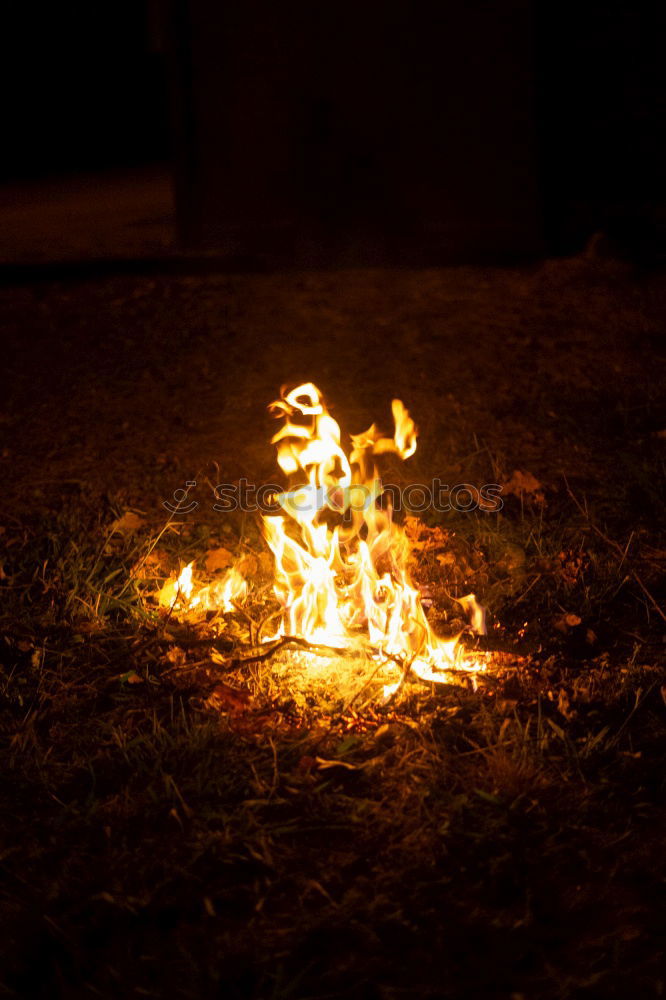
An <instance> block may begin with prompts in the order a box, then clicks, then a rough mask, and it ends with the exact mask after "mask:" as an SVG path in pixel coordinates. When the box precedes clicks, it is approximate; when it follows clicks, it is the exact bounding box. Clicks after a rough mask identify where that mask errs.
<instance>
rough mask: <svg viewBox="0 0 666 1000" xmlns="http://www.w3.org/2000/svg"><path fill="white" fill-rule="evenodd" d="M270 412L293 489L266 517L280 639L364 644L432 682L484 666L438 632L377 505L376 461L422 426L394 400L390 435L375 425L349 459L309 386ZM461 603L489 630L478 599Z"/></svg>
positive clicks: (409, 443)
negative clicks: (279, 613) (278, 606)
mask: <svg viewBox="0 0 666 1000" xmlns="http://www.w3.org/2000/svg"><path fill="white" fill-rule="evenodd" d="M269 409H270V410H271V411H272V412H273V414H274V415H275V416H276V417H278V418H279V419H281V420H282V421H283V423H282V427H281V428H280V430H279V431H278V432H277V433H276V434H275V435H274V437H273V438H272V442H273V443H274V444H276V445H277V449H278V463H279V465H280V468H281V469H282V471H283V472H284V473H285V474H286V475H287V477H288V478H289V480H290V483H291V484H293V485H292V486H291V487H290V489H288V490H287V491H285V492H284V493H282V494H280V496H279V497H278V498H277V500H278V502H279V504H280V506H281V508H282V511H283V513H282V514H279V515H273V516H267V517H264V519H263V520H264V525H265V532H266V539H267V541H268V545H269V547H270V549H271V551H272V553H273V555H274V557H275V594H276V596H277V598H278V601H279V602H280V604H281V606H282V608H283V620H282V625H281V628H280V630H279V633H278V634H280V635H292V636H298V637H300V638H302V639H306V640H307V641H308V642H311V643H313V644H318V645H327V646H333V647H336V648H339V647H343V648H349V647H350V646H357V645H358V643H359V642H361V643H364V644H365V645H366V646H369V647H370V651H371V652H372V653H373V655H379V656H383V657H385V658H388V659H395V660H398V661H400V662H401V663H404V664H405V665H406V666H410V667H411V669H412V670H413V671H414V672H415V673H416V674H417V675H418V676H419V677H421V678H423V679H424V680H428V681H444V680H446V679H447V673H448V672H450V671H451V670H452V669H455V670H471V671H477V670H479V669H481V667H480V665H479V664H478V663H473V662H470V661H468V660H466V659H465V658H464V657H463V655H462V653H461V647H460V646H459V644H458V638H455V639H453V640H448V641H444V640H442V639H439V638H438V637H437V636H436V635H435V634H434V633H433V631H432V629H431V627H430V625H429V623H428V620H427V618H426V615H425V611H424V610H423V607H422V605H421V599H420V595H419V592H418V590H417V589H416V588H415V587H414V585H413V583H412V582H411V580H410V577H409V573H408V570H407V563H408V558H409V551H410V546H409V541H408V539H407V536H406V535H405V533H404V531H403V529H402V528H401V527H400V526H399V525H397V524H396V523H395V522H394V521H393V518H392V516H391V510H390V508H386V509H381V508H380V507H379V506H378V505H377V502H376V501H377V500H378V498H379V497H380V496H381V493H382V486H381V482H380V480H379V476H378V472H377V467H376V464H375V457H376V456H377V455H382V454H385V453H387V452H394V453H395V454H397V455H399V456H400V457H401V458H403V459H405V458H409V456H410V455H413V454H414V451H415V450H416V436H417V431H416V427H415V425H414V421H413V420H412V418H411V417H410V415H409V411H408V410H407V409H406V408H405V407H404V406H403V404H402V402H401V401H400V400H399V399H394V400H393V403H392V412H393V420H394V425H395V426H394V432H393V436H392V437H386V436H385V435H383V434H382V433H381V432H380V431H379V430H378V429H377V427H376V426H375V425H374V424H373V425H372V426H371V427H370V428H368V430H367V431H365V432H364V433H362V434H356V435H352V436H351V444H352V447H351V452H350V455H349V456H347V454H346V453H345V451H344V449H343V448H342V445H341V443H340V427H339V426H338V424H337V422H336V421H335V420H334V419H333V417H332V416H331V415H330V413H329V412H328V410H327V409H326V405H325V403H324V401H323V398H322V396H321V393H320V392H319V390H318V389H317V387H316V386H314V385H313V384H312V383H311V382H308V383H305V384H303V385H300V386H298V387H297V388H296V389H294V390H293V391H291V392H289V393H287V394H286V395H283V396H282V397H281V398H280V399H278V400H276V401H275V402H274V403H271V405H270V407H269ZM460 603H461V604H462V605H463V607H464V608H465V610H466V611H467V612H468V613H469V614H471V616H472V619H473V623H474V626H475V628H476V630H477V631H485V628H484V615H483V609H482V608H481V607H480V605H478V604H477V602H476V600H475V598H474V596H473V595H471V594H470V595H468V596H467V597H465V598H462V599H461V602H460Z"/></svg>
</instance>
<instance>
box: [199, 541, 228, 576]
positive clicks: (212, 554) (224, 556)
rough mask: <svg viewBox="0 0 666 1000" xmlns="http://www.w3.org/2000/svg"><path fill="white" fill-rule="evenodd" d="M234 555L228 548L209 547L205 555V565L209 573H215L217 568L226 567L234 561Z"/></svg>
mask: <svg viewBox="0 0 666 1000" xmlns="http://www.w3.org/2000/svg"><path fill="white" fill-rule="evenodd" d="M234 559H235V556H234V554H233V552H230V551H229V549H225V548H222V547H221V548H219V549H211V550H210V551H209V552H208V554H207V555H206V560H205V563H204V565H205V567H206V570H207V571H208V572H209V573H215V572H216V571H217V570H219V569H227V568H228V567H229V566H231V565H232V564H233V562H234Z"/></svg>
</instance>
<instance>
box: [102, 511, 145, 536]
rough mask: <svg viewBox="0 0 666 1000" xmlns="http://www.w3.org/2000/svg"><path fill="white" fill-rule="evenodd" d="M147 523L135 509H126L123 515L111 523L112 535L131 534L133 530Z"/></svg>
mask: <svg viewBox="0 0 666 1000" xmlns="http://www.w3.org/2000/svg"><path fill="white" fill-rule="evenodd" d="M143 524H145V521H144V519H143V518H142V517H139V515H138V514H136V513H135V512H134V511H133V510H126V511H125V513H124V514H123V516H122V517H118V518H116V520H115V521H114V522H113V524H112V525H111V529H110V530H111V534H112V535H131V534H132V533H133V532H135V531H138V529H139V528H140V527H141V526H142V525H143Z"/></svg>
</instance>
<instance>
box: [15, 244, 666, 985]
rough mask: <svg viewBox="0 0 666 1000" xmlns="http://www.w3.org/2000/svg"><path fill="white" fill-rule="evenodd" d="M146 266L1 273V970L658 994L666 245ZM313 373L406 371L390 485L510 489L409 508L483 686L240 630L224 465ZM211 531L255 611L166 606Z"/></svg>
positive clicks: (349, 382) (258, 567) (394, 377)
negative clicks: (493, 265)
mask: <svg viewBox="0 0 666 1000" xmlns="http://www.w3.org/2000/svg"><path fill="white" fill-rule="evenodd" d="M151 272H152V273H151V274H150V275H149V276H146V275H142V274H141V273H140V268H139V271H138V273H135V274H124V275H123V274H119V273H117V272H116V271H114V268H113V266H110V267H109V268H108V269H107V271H106V272H105V271H104V269H102V271H101V272H99V271H98V272H96V273H94V274H90V275H88V277H87V280H84V279H83V277H82V276H81V275H76V274H70V275H68V276H67V275H62V274H60V275H58V276H57V278H58V280H55V279H53V280H49V278H48V275H41V276H39V277H40V280H38V281H35V280H30V281H28V280H27V276H26V275H23V277H22V281H23V283H22V284H12V283H11V282H10V281H9V279H8V280H7V281H6V282H5V286H4V287H3V288H2V289H1V290H0V314H1V316H2V325H3V329H4V344H5V347H4V360H5V365H4V369H5V371H4V376H5V383H6V384H5V388H4V391H3V396H2V414H1V417H0V419H1V425H0V426H1V428H2V432H3V439H4V440H3V444H2V448H3V449H4V450H2V457H1V461H2V468H3V472H4V483H3V485H4V497H3V502H2V514H1V517H0V531H1V532H2V534H1V536H0V537H1V539H2V545H3V548H2V579H1V580H0V586H1V587H2V607H1V608H0V633H1V634H2V636H3V639H2V644H1V645H0V653H1V661H2V687H1V691H2V697H3V702H4V709H3V714H2V735H3V744H4V748H5V749H4V751H3V754H4V764H3V768H2V784H1V796H2V813H1V816H2V819H1V822H2V828H3V838H2V844H3V846H2V868H3V874H4V887H3V889H2V910H3V914H4V918H3V923H4V929H3V934H2V949H3V950H4V952H5V956H4V960H3V962H2V966H1V968H2V971H1V973H0V979H1V980H2V984H3V988H4V991H5V993H6V995H8V996H31V997H34V996H40V997H41V996H43V997H49V998H51V997H54V996H63V997H88V996H91V997H92V996H103V997H112V996H123V997H126V996H133V995H136V996H156V997H161V996H164V997H183V998H190V997H192V998H194V997H196V998H207V997H224V998H227V997H228V998H235V997H238V998H262V1000H263V998H266V1000H267V998H275V1000H278V998H287V997H289V998H293V1000H306V998H312V1000H315V998H317V1000H323V998H324V997H327V998H329V997H345V998H391V1000H393V998H396V1000H397V998H401V997H456V998H459V997H497V998H506V1000H509V998H513V1000H518V998H521V997H525V998H569V997H572V998H573V997H575V998H578V997H581V998H583V997H584V998H596V997H617V998H624V997H626V996H629V995H632V996H640V997H643V996H645V997H652V996H654V997H658V996H662V995H663V992H664V988H665V983H666V971H665V970H664V964H663V963H664V926H665V920H666V898H665V895H664V879H665V876H666V865H665V862H664V852H663V834H662V831H663V828H664V819H665V818H666V816H665V809H664V771H663V761H664V751H663V747H664V735H665V723H666V703H665V696H666V686H665V685H666V656H665V651H666V646H665V645H664V637H665V636H666V618H665V614H666V611H665V600H666V585H665V580H664V567H665V566H666V540H665V538H664V498H665V495H666V494H665V492H664V485H665V482H664V471H665V466H664V454H665V449H666V405H665V400H666V395H665V393H664V388H665V381H664V374H665V369H666V343H665V340H664V317H665V311H664V286H663V277H662V276H661V275H658V274H654V273H636V272H635V270H633V269H632V268H631V267H630V266H629V265H625V264H622V263H620V262H617V261H612V260H606V261H604V260H599V259H597V258H595V257H594V256H593V255H588V256H587V257H581V258H578V259H575V260H568V261H554V262H546V263H543V264H539V265H534V266H531V267H523V268H514V269H481V268H451V269H445V270H413V271H410V270H397V269H396V270H386V269H384V270H356V271H329V272H321V271H310V272H299V273H294V272H289V273H272V274H256V273H255V274H233V275H232V274H224V273H220V274H215V273H207V274H192V273H190V274H187V273H183V274H178V273H177V270H174V269H172V272H171V273H170V274H168V275H167V274H162V273H160V272H159V269H155V268H152V269H151ZM33 278H34V275H33ZM13 280H16V275H14V276H13V277H12V281H13ZM310 379H311V380H313V381H315V382H316V383H317V384H318V385H320V387H321V388H322V389H323V390H324V392H325V393H326V395H327V397H328V399H329V401H330V403H331V407H332V410H333V412H334V415H335V416H336V418H337V419H338V420H339V421H340V422H341V424H343V426H344V427H345V428H347V429H348V430H350V431H357V430H359V429H362V428H364V427H367V426H368V424H370V423H371V422H372V421H373V420H377V421H378V422H379V423H383V424H385V425H387V424H388V422H389V419H390V409H389V404H390V400H391V398H392V397H394V396H399V397H400V398H402V399H403V400H404V402H405V403H406V404H407V405H408V406H409V408H410V410H411V411H412V413H413V415H414V417H415V419H416V421H417V424H418V426H419V429H420V437H419V448H418V451H417V453H416V455H415V456H414V457H413V458H412V459H410V460H409V463H407V465H406V466H405V467H404V468H403V469H401V468H399V467H398V465H397V463H394V464H393V465H391V466H390V468H389V469H388V474H389V475H393V476H395V477H398V478H399V479H400V481H401V482H403V483H404V482H406V481H407V480H408V479H411V480H412V481H414V482H428V481H430V480H431V479H432V478H433V477H435V476H438V477H440V478H441V479H442V480H443V482H445V483H447V484H455V483H466V482H468V483H473V484H476V485H481V484H483V483H499V484H502V485H503V487H504V494H503V496H504V501H505V503H504V508H503V510H502V511H501V513H499V514H492V515H491V514H484V513H470V514H463V513H451V512H445V513H439V514H437V513H435V512H433V511H429V512H426V513H424V514H423V515H422V520H423V523H424V525H425V528H424V529H423V531H422V533H421V534H420V535H419V534H418V529H415V528H413V529H412V532H413V537H414V539H415V540H416V541H420V547H419V546H418V545H417V546H416V551H415V570H414V572H415V574H416V576H417V578H418V580H419V582H420V584H421V585H422V586H423V587H424V588H428V591H429V593H430V594H431V595H432V597H433V607H432V609H431V615H433V616H434V618H435V619H436V620H437V621H438V622H441V623H442V624H443V625H444V626H445V625H446V624H447V623H449V624H450V622H451V619H452V618H454V617H455V613H454V611H453V606H454V602H452V601H451V595H452V596H454V597H455V596H459V595H461V594H463V593H465V592H467V591H469V590H474V591H475V592H476V594H477V596H478V597H479V599H480V600H481V601H482V602H483V603H484V604H485V605H486V606H487V608H488V611H489V617H490V621H491V631H490V636H489V639H488V640H487V642H486V648H488V649H490V650H491V652H490V653H488V654H486V655H487V656H489V657H490V667H489V670H488V672H487V674H485V675H484V676H483V677H482V678H481V679H480V681H479V683H478V685H477V686H475V685H473V684H472V683H471V682H470V681H469V680H463V681H461V682H460V683H458V684H451V685H442V686H440V687H431V686H429V685H424V684H420V683H418V682H416V681H414V682H411V681H408V683H407V684H406V685H405V688H404V689H403V690H402V692H401V693H400V695H399V697H398V698H397V699H396V700H395V701H394V702H392V703H390V704H388V705H383V704H381V702H380V701H379V700H371V701H368V702H365V703H364V701H363V700H362V699H359V700H358V701H355V702H352V703H351V704H350V703H349V699H343V698H342V697H336V691H335V690H334V687H333V689H332V687H331V685H330V684H328V685H323V686H322V691H321V694H320V695H318V694H317V691H316V689H315V690H314V691H312V690H309V691H308V692H307V694H303V693H302V692H300V691H299V690H298V689H297V688H298V685H295V684H294V682H290V681H288V680H284V679H283V675H284V670H285V669H286V670H287V671H288V667H289V657H290V656H291V657H293V656H295V654H294V653H290V652H288V651H283V652H282V654H281V658H280V661H279V663H276V662H273V660H272V659H271V658H268V659H266V660H252V659H249V660H248V659H245V662H242V660H243V659H244V658H245V657H244V652H243V651H246V650H247V649H248V648H249V645H248V644H249V642H250V640H253V639H254V638H256V636H255V635H253V634H252V630H253V628H255V625H256V618H255V616H256V615H257V614H264V613H269V612H270V611H271V610H272V609H273V605H272V604H271V593H270V562H267V561H266V559H265V558H264V557H263V555H262V553H264V552H265V546H264V543H263V541H262V539H261V534H260V531H259V530H258V526H257V524H256V521H255V519H254V518H253V517H252V516H251V515H245V516H242V515H240V514H234V515H228V516H224V515H221V514H219V513H217V512H215V511H214V510H213V509H212V502H213V498H212V489H211V488H212V486H214V485H216V484H217V483H221V482H234V481H236V480H238V479H239V478H240V477H246V478H247V479H248V480H250V481H256V482H266V481H269V480H270V479H271V478H274V477H275V462H274V455H273V451H272V448H271V446H270V444H269V438H270V434H271V431H272V429H273V428H272V424H271V420H270V418H269V417H268V415H267V414H266V404H267V403H269V402H270V401H271V400H272V399H274V398H275V396H276V395H277V392H278V391H279V388H280V386H281V385H282V384H283V383H290V384H296V383H297V382H299V381H302V380H310ZM188 481H189V482H196V484H197V485H196V487H191V496H192V497H193V498H194V499H195V500H196V501H197V502H198V504H199V506H198V508H197V509H196V510H195V511H193V512H192V513H191V514H188V515H179V516H176V517H175V518H171V520H170V522H169V523H168V524H167V522H168V521H169V515H168V513H167V511H166V510H165V509H164V507H163V506H162V502H163V501H164V500H170V499H171V498H172V496H173V494H174V492H175V491H176V490H178V489H180V488H182V487H183V486H184V485H185V483H186V482H188ZM127 511H133V512H135V513H136V514H137V515H138V518H137V519H131V518H130V519H129V520H128V519H127V518H125V519H124V520H122V521H120V526H119V527H118V530H117V531H115V532H114V531H113V526H114V524H117V523H118V521H119V519H122V518H123V515H125V514H126V512H127ZM165 527H166V530H164V529H165ZM220 548H225V549H226V550H228V551H230V552H231V553H232V554H233V555H234V557H236V558H239V557H242V558H244V559H245V560H246V564H245V565H246V568H247V569H248V575H249V577H250V579H251V583H252V592H251V599H250V602H249V604H248V606H247V609H246V613H245V614H244V613H243V612H240V611H239V612H237V613H233V614H230V615H228V616H226V617H225V618H224V619H223V620H222V621H221V622H220V620H218V621H217V622H216V623H211V622H192V621H181V622H178V621H177V620H176V616H171V617H166V615H165V613H164V612H163V613H161V614H160V613H159V612H158V610H157V609H156V607H155V606H154V605H153V604H151V602H150V596H149V595H150V593H151V592H152V591H153V590H154V589H155V588H156V587H157V586H158V585H159V583H160V582H161V581H163V579H164V577H165V576H166V575H167V574H168V573H169V572H170V571H171V570H175V569H176V568H177V567H178V566H179V565H182V564H183V563H184V562H185V561H188V560H189V559H195V560H196V566H197V569H198V571H199V572H201V573H205V563H206V558H207V556H209V554H210V553H211V551H217V550H218V549H220ZM248 613H249V615H250V618H252V619H253V620H252V621H250V620H248V617H247V615H248ZM214 625H215V627H220V626H222V638H221V639H220V640H219V641H218V642H217V644H211V643H210V642H209V640H210V638H211V635H212V634H213V626H214ZM285 665H286V666H285ZM281 671H282V674H281Z"/></svg>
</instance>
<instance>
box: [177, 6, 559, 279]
mask: <svg viewBox="0 0 666 1000" xmlns="http://www.w3.org/2000/svg"><path fill="white" fill-rule="evenodd" d="M171 10H172V15H173V20H172V29H173V30H172V44H173V51H174V57H175V58H174V64H175V67H176V74H177V79H178V93H179V95H180V97H181V99H182V103H181V104H180V106H179V111H180V115H179V123H180V136H181V141H180V143H179V144H178V145H179V149H180V154H181V155H180V157H179V160H178V168H179V186H178V190H179V194H180V198H179V203H180V208H181V224H182V231H183V234H184V237H185V239H186V241H187V242H188V243H189V244H192V245H204V246H206V245H210V246H218V247H219V246H224V247H227V248H229V249H231V250H236V251H237V252H241V253H244V252H250V253H252V252H259V253H261V252H262V251H265V252H267V253H268V255H269V257H270V256H271V254H274V255H277V257H278V258H279V257H283V258H284V259H285V260H287V261H288V260H290V259H292V258H295V259H300V258H304V259H307V258H308V256H309V255H313V254H314V255H315V257H316V255H317V254H319V253H322V254H323V258H322V259H323V260H326V259H329V258H330V259H331V260H333V261H334V262H335V261H337V260H338V259H339V260H341V261H343V262H346V261H349V262H352V261H356V260H359V261H363V260H366V259H367V260H368V261H369V262H378V263H381V262H383V261H385V260H389V261H390V260H393V259H397V260H403V259H406V260H424V261H429V260H433V261H437V260H440V259H441V260H460V259H478V258H479V257H483V258H491V259H494V258H500V259H501V258H506V257H511V256H514V255H524V254H533V253H535V252H538V251H539V250H540V249H541V221H540V207H539V198H538V192H537V181H536V143H535V136H536V122H535V116H534V99H535V94H534V67H533V23H532V12H531V4H530V0H503V2H502V3H500V4H497V3H488V2H482V0H466V2H465V3H460V2H459V0H438V2H423V0H415V2H410V3H387V2H386V0H364V2H363V3H359V2H358V0H336V2H335V3H315V4H313V3H311V2H304V0H289V2H285V3H281V4H276V3H273V2H265V0H227V2H225V3H220V2H219V0H174V2H173V4H172V6H171Z"/></svg>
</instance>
